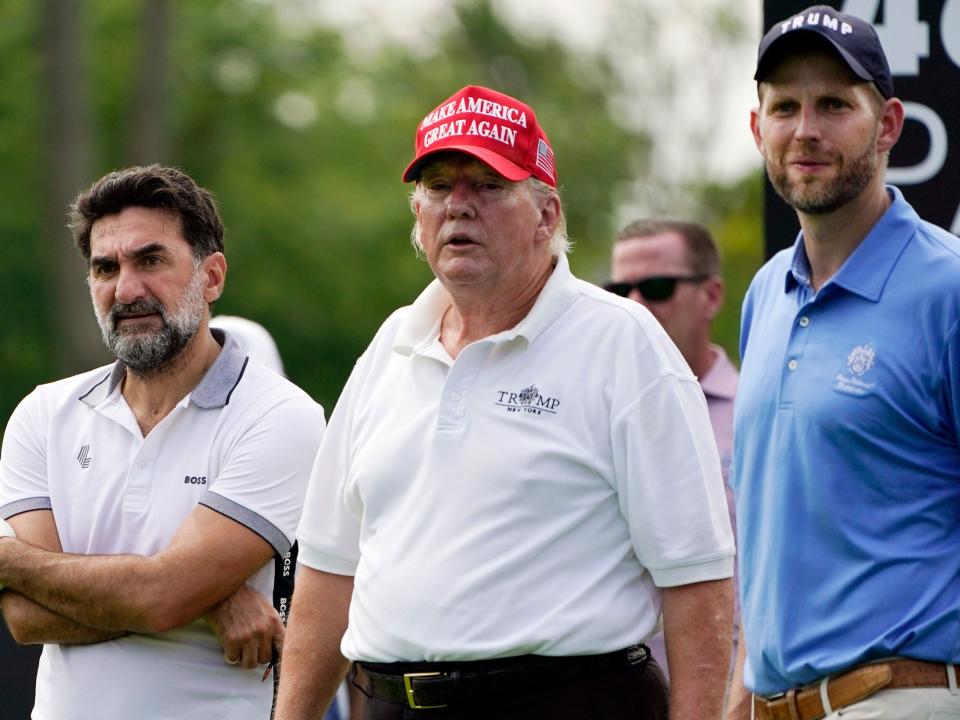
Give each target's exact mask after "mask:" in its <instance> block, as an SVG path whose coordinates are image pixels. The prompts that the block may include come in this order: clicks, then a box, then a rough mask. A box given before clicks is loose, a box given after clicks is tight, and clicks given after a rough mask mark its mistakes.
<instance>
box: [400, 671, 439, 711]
mask: <svg viewBox="0 0 960 720" xmlns="http://www.w3.org/2000/svg"><path fill="white" fill-rule="evenodd" d="M441 675H446V673H442V672H419V673H404V674H403V687H404V689H405V690H406V691H407V704H408V705H409V706H410V707H411V709H413V710H431V709H434V708H445V707H447V706H446V705H418V704H417V699H416V698H415V697H414V694H413V679H414V678H421V677H439V676H441Z"/></svg>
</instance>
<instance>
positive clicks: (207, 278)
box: [200, 252, 227, 303]
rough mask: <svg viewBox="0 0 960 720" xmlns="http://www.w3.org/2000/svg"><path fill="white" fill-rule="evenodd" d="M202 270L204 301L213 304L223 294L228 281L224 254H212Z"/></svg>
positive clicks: (205, 260) (206, 259)
mask: <svg viewBox="0 0 960 720" xmlns="http://www.w3.org/2000/svg"><path fill="white" fill-rule="evenodd" d="M200 270H201V272H203V279H204V284H203V299H204V300H206V301H207V302H208V303H212V302H214V301H216V300H217V299H219V298H220V296H221V295H222V294H223V286H224V283H225V282H226V279H227V258H226V257H224V255H223V253H222V252H215V253H211V254H210V255H208V256H207V257H205V258H204V259H203V263H202V264H201V265H200Z"/></svg>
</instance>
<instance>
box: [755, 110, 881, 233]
mask: <svg viewBox="0 0 960 720" xmlns="http://www.w3.org/2000/svg"><path fill="white" fill-rule="evenodd" d="M876 140H877V130H876V129H874V131H873V135H872V137H871V138H870V142H869V143H867V146H866V149H865V150H864V152H863V153H862V154H860V155H859V156H857V157H855V158H854V159H853V160H852V161H851V162H850V163H848V164H844V165H841V166H840V170H839V172H838V175H837V177H835V178H834V179H833V180H830V181H828V182H826V183H824V182H822V181H819V180H816V179H813V181H812V182H810V183H805V182H803V181H794V180H791V179H790V177H789V176H788V174H787V167H786V166H785V165H781V166H780V167H779V168H774V167H771V165H770V162H769V161H767V163H766V169H767V177H769V178H770V183H771V184H772V185H773V189H774V190H776V191H777V195H779V196H780V197H781V198H783V200H784V201H785V202H786V203H787V204H788V205H790V207H792V208H793V209H794V210H797V211H798V212H803V213H807V214H810V215H827V214H829V213H832V212H833V211H835V210H838V209H840V208H841V207H843V206H844V205H846V204H847V203H848V202H850V201H851V200H853V199H854V198H855V197H857V196H858V195H859V194H860V193H862V192H863V190H864V189H865V188H866V187H867V186H868V185H869V184H870V182H871V181H872V180H873V178H874V177H876V174H877V172H878V171H879V168H880V161H879V157H878V155H877V153H876V150H875V148H876Z"/></svg>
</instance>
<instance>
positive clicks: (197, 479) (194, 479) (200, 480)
mask: <svg viewBox="0 0 960 720" xmlns="http://www.w3.org/2000/svg"><path fill="white" fill-rule="evenodd" d="M183 484H184V485H206V484H207V476H206V475H184V476H183Z"/></svg>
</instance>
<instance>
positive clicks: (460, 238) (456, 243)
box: [447, 235, 476, 247]
mask: <svg viewBox="0 0 960 720" xmlns="http://www.w3.org/2000/svg"><path fill="white" fill-rule="evenodd" d="M447 245H452V246H453V247H467V246H469V245H476V243H475V242H474V241H473V240H471V239H470V238H468V237H467V236H466V235H454V236H453V237H451V238H450V239H449V240H447Z"/></svg>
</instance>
